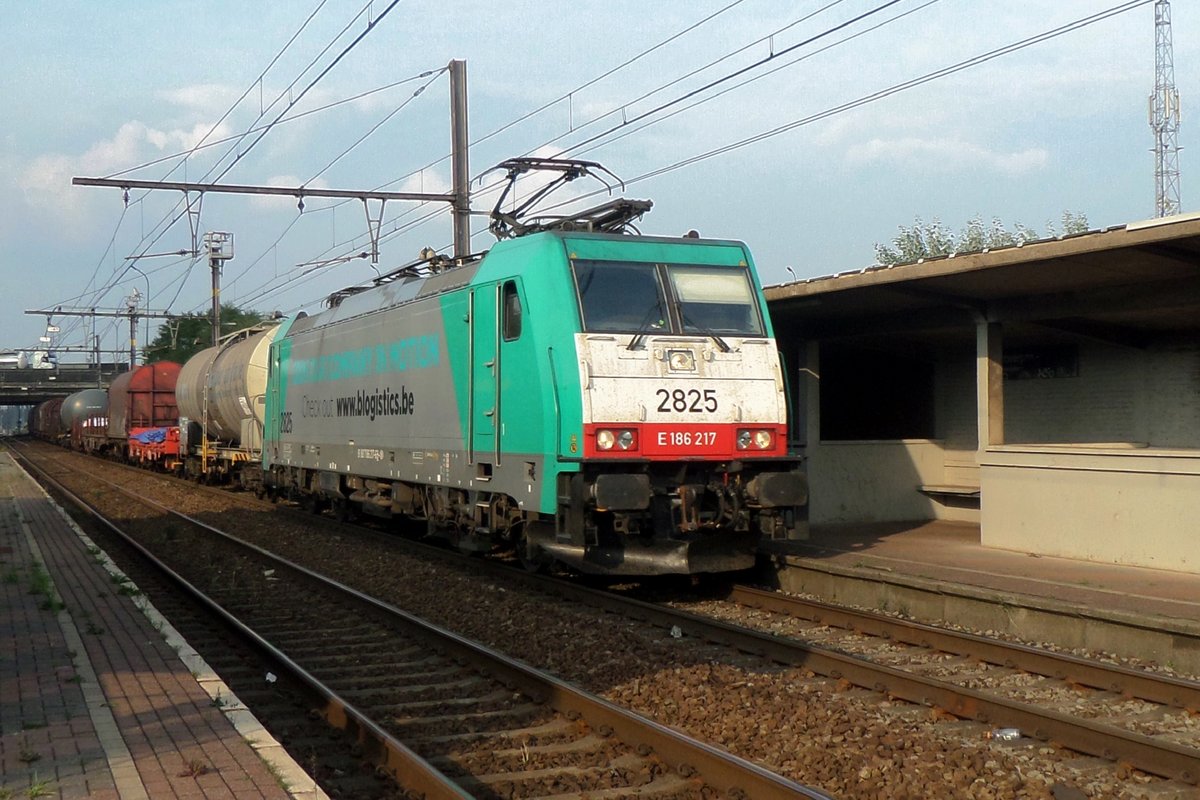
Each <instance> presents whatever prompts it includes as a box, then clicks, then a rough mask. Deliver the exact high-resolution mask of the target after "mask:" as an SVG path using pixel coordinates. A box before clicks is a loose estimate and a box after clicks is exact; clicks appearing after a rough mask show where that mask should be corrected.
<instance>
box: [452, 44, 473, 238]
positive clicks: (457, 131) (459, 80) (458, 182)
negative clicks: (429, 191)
mask: <svg viewBox="0 0 1200 800" xmlns="http://www.w3.org/2000/svg"><path fill="white" fill-rule="evenodd" d="M469 144H470V140H469V138H468V135H467V62H466V61H462V60H459V59H455V60H453V61H451V62H450V152H451V156H450V173H451V175H450V179H451V183H452V184H453V187H454V188H453V192H452V194H453V196H454V200H453V204H454V257H455V258H465V257H467V256H468V255H470V254H471V167H470V160H469V159H468V157H467V150H468V146H469Z"/></svg>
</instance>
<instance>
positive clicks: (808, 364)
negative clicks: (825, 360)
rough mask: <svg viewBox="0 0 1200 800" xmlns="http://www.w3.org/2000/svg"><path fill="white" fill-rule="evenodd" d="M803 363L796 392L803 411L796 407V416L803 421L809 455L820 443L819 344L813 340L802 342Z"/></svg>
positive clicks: (803, 433) (803, 434)
mask: <svg viewBox="0 0 1200 800" xmlns="http://www.w3.org/2000/svg"><path fill="white" fill-rule="evenodd" d="M802 355H803V357H804V363H803V364H802V365H801V366H800V378H801V379H802V380H803V384H802V385H801V386H800V391H799V392H797V393H796V394H797V395H798V396H799V397H800V398H801V400H800V402H801V403H802V404H803V409H804V410H803V411H800V409H797V416H799V417H801V418H802V419H803V420H804V422H803V424H804V431H803V432H802V433H801V435H802V436H803V438H804V445H805V449H806V451H807V452H808V453H809V456H810V457H811V454H812V451H813V449H815V448H816V447H818V446H819V445H820V444H821V345H820V343H818V342H815V341H811V340H810V341H807V342H805V343H804V351H803V353H802Z"/></svg>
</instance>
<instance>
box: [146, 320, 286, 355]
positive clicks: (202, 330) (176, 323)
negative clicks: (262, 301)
mask: <svg viewBox="0 0 1200 800" xmlns="http://www.w3.org/2000/svg"><path fill="white" fill-rule="evenodd" d="M269 316H270V315H269V314H263V313H262V312H259V311H243V310H242V309H240V308H237V307H235V306H222V308H221V333H222V335H224V334H227V333H232V332H233V331H237V330H241V329H242V328H249V327H250V326H252V325H257V324H258V323H259V322H262V321H263V320H264V319H267V318H268V317H269ZM211 345H212V317H211V316H209V315H208V314H205V313H196V312H192V313H188V314H183V315H182V316H178V317H174V318H172V319H169V320H167V321H166V322H164V323H163V324H162V325H160V326H159V328H158V334H157V335H156V336H155V337H154V341H152V342H150V344H148V345H147V346H146V347H145V348H144V349H143V350H142V356H143V358H145V360H146V361H147V362H150V361H175V362H178V363H180V364H182V363H183V362H185V361H187V360H188V359H189V358H191V357H192V356H194V355H196V353H199V352H200V351H201V350H203V349H205V348H206V347H210V346H211Z"/></svg>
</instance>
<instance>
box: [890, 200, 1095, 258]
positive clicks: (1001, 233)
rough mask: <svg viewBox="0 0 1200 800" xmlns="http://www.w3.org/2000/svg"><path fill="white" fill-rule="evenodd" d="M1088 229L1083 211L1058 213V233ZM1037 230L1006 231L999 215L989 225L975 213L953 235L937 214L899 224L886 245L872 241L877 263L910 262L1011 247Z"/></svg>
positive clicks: (1051, 225) (1050, 233)
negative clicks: (898, 228)
mask: <svg viewBox="0 0 1200 800" xmlns="http://www.w3.org/2000/svg"><path fill="white" fill-rule="evenodd" d="M1046 230H1047V235H1048V236H1057V235H1059V234H1057V233H1055V226H1054V223H1053V222H1048V223H1046ZM1087 230H1088V221H1087V215H1086V214H1076V213H1074V212H1071V211H1064V212H1063V214H1062V235H1064V236H1067V235H1070V234H1074V233H1083V232H1085V231H1087ZM1037 238H1039V237H1038V232H1037V231H1036V230H1034V229H1033V228H1027V227H1025V226H1024V225H1022V224H1021V223H1019V222H1018V223H1017V224H1016V225H1014V226H1013V230H1012V231H1009V230H1008V229H1007V228H1005V227H1004V223H1003V222H1001V221H1000V218H999V217H993V218H992V222H991V225H987V224H985V223H984V221H983V217H982V216H980V215H978V214H976V215H975V216H974V217H972V218H971V219H970V220H968V221H967V224H966V227H964V228H963V229H962V231H961V232H960V233H959V234H958V236H957V237H956V236H954V234H952V233H951V232H950V230H949V229H948V228H946V226H945V225H943V224H942V222H941V220H940V219H938V218H937V217H934V218H933V221H932V222H929V223H926V222H924V221H922V220H921V218H920V217H917V218H916V219H915V220H914V221H913V224H912V226H905V225H901V226H900V233H899V234H897V236H896V237H895V238H894V239H892V243H891V244H890V245H886V244H876V245H875V258H876V259H878V261H879V263H880V264H887V265H889V266H890V265H892V264H911V263H912V262H914V261H918V260H920V259H922V258H933V257H935V256H948V255H950V254H951V253H973V252H977V251H980V250H983V249H985V248H986V249H989V250H990V249H995V248H998V247H1012V246H1013V245H1017V244H1024V243H1026V242H1031V241H1034V240H1035V239H1037Z"/></svg>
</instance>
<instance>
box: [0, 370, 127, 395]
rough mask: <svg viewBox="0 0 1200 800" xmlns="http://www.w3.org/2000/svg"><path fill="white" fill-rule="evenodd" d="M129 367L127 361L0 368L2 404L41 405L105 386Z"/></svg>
mask: <svg viewBox="0 0 1200 800" xmlns="http://www.w3.org/2000/svg"><path fill="white" fill-rule="evenodd" d="M128 369H129V365H128V364H126V363H125V362H123V361H122V362H112V363H103V364H100V365H99V366H97V365H95V364H60V365H59V366H57V367H55V368H54V369H16V368H4V369H0V406H21V405H29V406H32V405H37V404H38V403H41V402H42V401H44V400H49V399H51V398H53V397H66V396H67V395H69V394H74V393H75V392H78V391H82V390H83V389H95V388H97V387H101V388H103V387H105V386H108V385H109V384H110V383H112V379H113V378H115V377H116V376H117V375H120V374H121V373H122V372H125V371H127V370H128Z"/></svg>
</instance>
